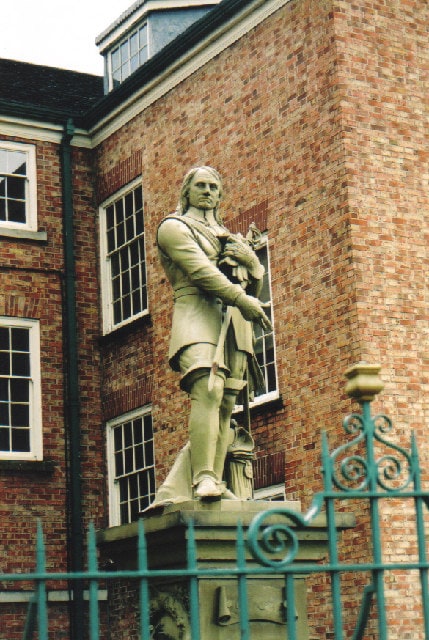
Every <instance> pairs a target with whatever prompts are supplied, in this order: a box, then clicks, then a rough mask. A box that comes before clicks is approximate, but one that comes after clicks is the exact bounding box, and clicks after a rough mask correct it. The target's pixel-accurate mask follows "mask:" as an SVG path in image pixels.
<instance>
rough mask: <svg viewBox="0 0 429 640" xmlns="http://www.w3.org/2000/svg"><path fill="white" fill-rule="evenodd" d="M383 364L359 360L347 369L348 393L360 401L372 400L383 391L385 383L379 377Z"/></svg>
mask: <svg viewBox="0 0 429 640" xmlns="http://www.w3.org/2000/svg"><path fill="white" fill-rule="evenodd" d="M380 369H381V366H380V365H379V364H368V363H367V362H358V363H357V364H354V365H353V366H352V367H350V368H349V369H347V371H346V372H345V376H346V378H347V383H346V393H347V394H348V395H349V396H350V397H351V398H356V400H357V401H358V402H371V401H372V400H374V398H375V396H376V395H377V394H378V393H380V391H382V389H383V388H384V383H383V382H382V380H381V379H380V378H379V377H378V374H379V372H380Z"/></svg>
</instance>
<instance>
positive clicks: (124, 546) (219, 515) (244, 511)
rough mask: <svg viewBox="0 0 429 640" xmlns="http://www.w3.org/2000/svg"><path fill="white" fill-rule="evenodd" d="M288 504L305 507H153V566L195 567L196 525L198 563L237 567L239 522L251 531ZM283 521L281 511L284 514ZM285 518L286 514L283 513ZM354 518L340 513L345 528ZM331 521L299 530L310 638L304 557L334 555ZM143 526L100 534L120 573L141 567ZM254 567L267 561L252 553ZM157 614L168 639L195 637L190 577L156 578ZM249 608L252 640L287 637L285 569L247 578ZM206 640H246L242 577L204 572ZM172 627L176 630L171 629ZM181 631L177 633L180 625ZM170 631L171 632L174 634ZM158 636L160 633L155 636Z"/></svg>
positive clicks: (303, 635) (298, 590) (299, 610)
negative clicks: (261, 517) (190, 558)
mask: <svg viewBox="0 0 429 640" xmlns="http://www.w3.org/2000/svg"><path fill="white" fill-rule="evenodd" d="M273 508H276V509H277V508H284V509H288V510H294V511H297V512H299V511H300V504H299V502H262V501H261V502H259V501H245V502H244V501H232V500H219V501H215V502H201V501H189V502H183V503H180V504H179V505H170V506H168V507H164V508H163V509H161V510H160V511H157V510H153V511H152V512H151V511H149V512H148V513H147V514H146V515H145V516H144V517H143V518H144V528H145V532H146V541H147V549H148V562H149V567H150V568H151V569H165V570H168V569H174V570H177V569H181V568H186V566H187V550H186V549H187V535H188V529H187V525H188V522H189V521H190V520H193V522H194V529H195V543H196V561H197V564H198V567H199V568H201V569H203V568H214V567H215V568H221V569H225V568H226V569H227V568H233V567H235V566H236V555H237V554H236V540H237V524H238V523H239V522H241V524H242V526H243V529H244V532H245V535H246V531H247V528H248V526H249V525H250V523H251V521H252V519H253V518H254V517H255V516H256V515H257V514H258V513H260V512H261V511H268V510H271V509H273ZM276 518H277V519H278V520H279V521H280V520H281V519H282V517H281V516H278V517H277V516H276ZM283 521H284V518H283ZM353 524H354V522H353V518H352V517H350V516H348V515H346V514H342V515H339V516H338V519H337V525H338V528H340V529H341V528H345V527H350V526H353ZM325 525H326V522H325V518H324V517H323V516H318V517H317V518H315V520H314V521H313V522H312V524H311V525H310V526H308V527H305V528H302V529H300V528H296V526H294V525H293V524H292V523H291V526H292V527H293V528H294V529H295V530H296V534H297V537H298V540H299V552H298V555H297V557H296V560H295V564H296V568H297V574H296V578H295V599H296V611H295V612H294V615H296V617H297V628H298V637H299V638H300V640H308V638H309V636H308V625H307V606H306V583H305V577H304V576H303V575H302V574H301V575H300V574H299V564H300V563H302V562H305V563H308V562H311V563H313V562H318V561H320V560H322V559H323V558H325V557H326V554H327V532H326V526H325ZM136 542H137V523H132V524H129V525H123V526H120V527H112V528H110V529H106V530H104V531H101V532H99V534H98V544H99V547H100V550H101V554H102V556H104V557H108V558H109V560H110V561H113V563H114V564H113V566H114V568H115V569H117V570H121V569H136V568H137V561H136V556H137V553H136ZM246 564H247V566H249V567H252V566H253V567H254V566H260V565H258V563H257V562H256V561H255V559H254V558H253V557H252V556H251V554H250V552H247V554H246ZM151 584H153V588H152V591H151V618H152V620H153V621H154V622H155V624H159V625H160V628H161V627H162V626H163V627H164V629H165V630H166V631H165V633H166V636H160V637H171V638H177V639H178V640H181V639H182V638H183V639H184V638H187V637H189V636H188V635H186V634H187V633H188V632H189V620H188V611H189V590H188V583H187V581H186V579H185V578H183V579H181V578H180V577H179V578H177V577H175V578H171V577H170V578H168V577H162V578H160V579H157V580H156V581H154V582H153V583H152V582H151ZM247 592H248V609H249V619H250V621H251V622H250V626H251V637H252V640H278V638H279V637H282V638H283V637H286V616H287V615H290V613H288V611H287V604H286V602H285V580H284V576H282V575H281V574H273V572H272V571H270V569H267V574H266V575H265V574H264V575H258V576H249V577H248V579H247ZM198 594H199V603H200V628H201V640H238V639H239V638H240V627H239V611H238V587H237V580H236V578H235V577H229V576H220V577H216V576H214V577H213V576H210V577H205V576H200V577H198ZM168 629H170V631H168ZM174 629H175V631H174V632H173V630H174ZM169 634H170V635H169ZM154 637H155V638H156V635H155V636H154Z"/></svg>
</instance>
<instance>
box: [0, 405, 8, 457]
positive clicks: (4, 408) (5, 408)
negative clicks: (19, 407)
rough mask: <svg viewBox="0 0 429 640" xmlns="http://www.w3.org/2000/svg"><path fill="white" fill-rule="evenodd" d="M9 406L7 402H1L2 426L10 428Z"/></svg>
mask: <svg viewBox="0 0 429 640" xmlns="http://www.w3.org/2000/svg"><path fill="white" fill-rule="evenodd" d="M9 406H10V405H9V404H8V403H7V402H0V424H1V425H2V426H10V416H9ZM0 448H1V447H0Z"/></svg>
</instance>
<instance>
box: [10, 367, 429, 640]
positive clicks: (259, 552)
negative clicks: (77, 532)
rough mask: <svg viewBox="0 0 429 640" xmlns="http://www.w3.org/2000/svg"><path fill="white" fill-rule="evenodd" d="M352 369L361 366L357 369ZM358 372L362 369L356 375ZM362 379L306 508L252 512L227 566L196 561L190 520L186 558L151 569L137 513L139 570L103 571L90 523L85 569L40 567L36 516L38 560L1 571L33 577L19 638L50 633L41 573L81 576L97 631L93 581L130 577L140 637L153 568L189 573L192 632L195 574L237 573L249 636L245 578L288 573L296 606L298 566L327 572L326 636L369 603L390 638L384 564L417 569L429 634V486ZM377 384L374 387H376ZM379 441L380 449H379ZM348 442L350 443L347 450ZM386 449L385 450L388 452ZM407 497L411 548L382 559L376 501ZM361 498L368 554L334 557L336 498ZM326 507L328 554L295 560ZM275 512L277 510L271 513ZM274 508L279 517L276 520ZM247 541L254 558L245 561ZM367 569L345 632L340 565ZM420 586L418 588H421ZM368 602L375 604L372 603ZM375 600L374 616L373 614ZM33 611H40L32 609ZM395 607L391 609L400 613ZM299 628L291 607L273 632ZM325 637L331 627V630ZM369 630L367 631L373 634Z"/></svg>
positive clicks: (194, 632) (359, 618) (148, 638)
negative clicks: (26, 570)
mask: <svg viewBox="0 0 429 640" xmlns="http://www.w3.org/2000/svg"><path fill="white" fill-rule="evenodd" d="M357 373H358V375H357V377H359V376H361V374H362V371H361V370H359V371H358V372H357ZM361 377H362V376H361ZM367 386H368V385H366V387H365V385H363V386H362V384H360V385H359V384H358V387H359V389H358V390H357V391H356V389H354V391H351V392H350V395H354V396H355V397H356V398H357V399H358V400H359V402H360V403H361V406H362V413H356V414H353V415H351V416H349V417H348V418H346V419H345V421H344V428H345V431H346V433H347V434H349V435H350V436H352V439H351V440H350V441H349V442H347V443H345V444H343V445H342V446H340V447H338V448H337V449H335V450H334V451H332V452H329V449H328V440H327V436H326V433H324V434H323V437H322V469H323V475H324V485H323V491H322V492H320V493H318V494H316V495H315V497H314V500H313V502H312V505H311V507H310V509H309V510H308V511H307V512H306V513H305V514H301V513H298V512H295V511H291V510H286V509H284V508H281V507H280V506H279V507H276V508H274V509H270V510H269V511H263V512H260V513H259V514H258V515H257V516H256V517H255V518H254V519H253V520H252V522H251V524H250V526H249V528H248V531H247V538H246V539H245V536H244V532H243V528H242V527H241V526H240V525H239V526H238V528H237V544H236V553H237V556H236V558H237V559H236V564H235V566H234V567H233V568H202V567H199V566H198V564H197V553H196V543H195V536H194V526H193V523H192V522H189V525H188V543H187V549H188V552H187V554H188V555H187V568H185V569H178V570H165V569H149V568H148V558H147V549H146V539H145V533H144V523H143V520H140V521H139V523H138V567H137V569H136V570H129V571H125V570H120V571H114V572H109V571H102V570H100V569H99V568H98V564H97V550H96V535H95V531H94V528H93V527H92V526H91V527H90V528H89V532H88V541H87V549H88V570H87V571H85V572H80V573H72V574H70V573H51V572H48V571H47V570H46V558H45V547H44V541H43V533H42V529H41V526H40V525H39V527H38V532H37V542H36V557H37V562H36V570H35V571H34V572H33V573H31V574H3V575H2V576H1V579H2V581H15V582H16V581H20V580H21V581H22V580H25V581H28V580H32V581H34V584H35V591H34V596H33V598H32V600H31V602H30V605H29V609H28V617H27V623H26V626H25V631H24V639H25V640H30V639H31V638H32V637H33V632H34V631H35V630H36V626H37V637H38V639H39V640H48V628H49V623H48V607H47V588H46V583H47V582H48V581H49V582H52V581H55V580H58V581H62V580H67V581H72V582H73V581H85V584H87V585H88V600H89V602H88V611H89V615H88V619H89V632H88V633H89V638H90V640H99V638H100V637H101V636H100V620H99V590H100V583H102V584H105V583H106V582H109V581H111V580H120V579H133V580H135V581H137V582H138V584H139V615H140V638H141V640H153V638H154V637H156V636H155V635H154V634H153V632H152V629H151V620H150V584H151V581H152V580H154V579H157V578H166V577H168V578H169V579H171V578H175V577H177V578H180V579H181V580H183V579H184V578H185V579H187V580H188V582H189V625H190V634H189V638H190V640H200V637H201V636H200V619H199V614H200V603H199V595H198V579H199V578H202V577H213V578H216V579H220V578H223V577H228V578H231V577H235V578H236V579H237V581H238V609H239V616H240V620H239V624H240V638H241V640H250V638H251V631H250V623H249V615H248V598H247V579H248V578H250V577H252V576H265V577H267V576H269V575H275V576H279V575H280V576H282V579H284V583H285V594H286V602H287V609H286V610H287V611H295V597H296V596H295V588H294V581H295V576H296V575H297V574H305V575H308V576H310V575H313V576H316V575H317V574H320V573H323V572H324V573H327V574H329V575H330V582H331V592H332V611H333V630H332V632H333V637H334V638H335V640H344V639H345V638H346V637H347V638H352V639H353V640H363V639H364V637H365V633H366V631H367V626H368V620H369V619H370V611H373V616H372V617H373V619H374V617H375V619H376V620H377V622H376V624H377V632H376V633H377V634H378V635H376V637H377V638H379V640H387V639H388V634H389V628H388V625H389V623H388V620H387V618H386V603H385V591H384V588H385V587H384V584H385V582H384V577H385V575H386V573H387V572H389V571H395V570H401V571H410V572H417V573H418V575H419V578H420V588H421V593H420V597H421V611H422V615H421V621H422V622H421V623H420V622H419V621H418V620H416V625H419V626H420V629H416V637H419V638H424V639H425V640H429V598H428V596H429V593H428V570H429V563H428V558H427V551H426V532H425V510H427V508H428V506H429V493H428V492H424V491H423V490H422V487H421V471H420V466H419V457H418V452H417V445H416V441H415V438H414V435H412V436H411V448H410V451H407V450H405V449H403V448H402V447H400V446H398V445H397V444H393V443H392V442H390V441H389V440H388V439H387V437H386V436H387V435H388V434H389V433H390V432H391V430H392V423H391V421H390V419H389V418H387V417H386V416H384V415H376V416H375V417H373V416H371V411H370V400H371V399H372V397H373V396H374V393H372V394H371V393H368V392H365V390H362V389H363V387H365V388H367ZM375 393H377V391H376V392H375ZM379 450H380V452H379ZM353 451H354V453H353ZM386 451H387V452H386ZM391 498H394V499H397V498H400V499H401V500H406V499H410V500H411V502H412V504H413V505H414V515H415V529H416V537H417V558H416V559H415V560H414V561H409V562H399V561H398V562H389V563H386V562H383V554H382V547H381V531H380V502H381V501H382V500H388V499H391ZM351 499H353V500H362V501H367V503H368V504H369V527H370V535H371V538H372V558H371V559H370V560H369V561H368V562H365V563H357V562H356V563H354V562H347V563H345V562H341V561H340V560H339V544H338V531H337V526H336V519H335V503H336V502H337V501H342V500H351ZM322 509H324V510H325V512H326V526H327V534H328V550H329V557H328V561H327V562H326V563H325V564H320V563H303V562H300V563H299V564H297V563H296V562H294V561H295V559H296V557H297V554H298V551H299V540H298V535H297V531H299V530H300V531H302V530H303V529H305V528H306V527H307V526H308V525H309V524H310V523H311V522H312V521H313V520H314V518H315V517H316V516H317V515H318V514H320V513H321V511H322ZM272 516H276V520H275V522H274V523H273V521H272ZM279 516H280V520H279ZM249 550H250V552H251V554H252V556H253V557H254V558H255V559H256V560H257V561H258V563H257V564H255V563H251V564H249V563H248V562H247V561H246V553H247V552H248V551H249ZM279 554H280V558H279ZM354 572H360V573H362V572H368V574H369V575H370V576H371V579H370V581H369V583H368V585H367V586H366V587H365V588H364V590H363V594H362V601H361V606H360V610H359V611H358V612H357V613H356V621H355V626H354V630H353V632H352V635H351V634H350V630H349V631H348V632H347V633H348V635H346V632H345V630H344V620H343V606H342V594H341V577H342V574H344V573H347V574H350V573H354ZM418 595H419V594H417V596H416V597H418ZM372 605H376V606H375V607H372ZM374 609H375V614H376V615H375V616H374ZM36 611H37V616H36V615H35V614H36ZM399 615H400V612H399V611H398V616H399ZM281 637H285V638H287V639H288V640H301V639H299V638H298V632H297V622H296V617H295V615H287V614H286V625H285V631H284V632H283V631H280V632H279V638H281ZM329 637H331V636H329ZM371 637H374V636H373V635H371Z"/></svg>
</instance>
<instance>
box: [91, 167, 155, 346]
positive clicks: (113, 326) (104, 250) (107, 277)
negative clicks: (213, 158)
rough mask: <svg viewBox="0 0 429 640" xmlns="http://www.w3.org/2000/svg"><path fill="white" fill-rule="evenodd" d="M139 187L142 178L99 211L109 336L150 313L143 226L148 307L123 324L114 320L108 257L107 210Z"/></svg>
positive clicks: (105, 330) (105, 322)
mask: <svg viewBox="0 0 429 640" xmlns="http://www.w3.org/2000/svg"><path fill="white" fill-rule="evenodd" d="M137 187H141V188H142V189H143V187H142V181H141V178H138V179H136V180H134V181H133V182H130V183H129V184H128V185H126V186H125V187H123V188H122V189H120V190H119V191H117V192H116V193H115V194H114V195H112V196H111V197H110V198H109V199H108V200H106V201H105V202H104V203H103V204H102V205H101V206H100V209H99V220H100V271H101V273H100V277H101V300H102V316H103V333H104V334H108V333H110V332H111V331H114V330H115V329H118V328H119V327H122V326H124V325H126V324H129V323H130V322H133V321H134V320H136V319H137V318H140V317H142V316H145V315H148V313H149V297H148V290H147V270H146V259H147V252H146V238H145V229H144V226H143V237H144V263H145V267H144V268H145V274H146V276H145V279H146V296H145V297H146V307H145V308H144V309H142V310H141V311H140V312H138V313H136V314H134V315H131V316H129V317H128V318H125V319H124V320H122V321H121V322H117V323H115V320H114V308H113V284H112V272H111V261H110V258H109V256H108V253H109V251H108V246H107V220H106V217H107V208H108V207H109V206H111V205H113V204H114V203H116V202H118V201H119V200H120V199H122V198H125V196H126V195H128V194H129V193H131V192H132V191H134V190H135V189H136V188H137Z"/></svg>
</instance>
